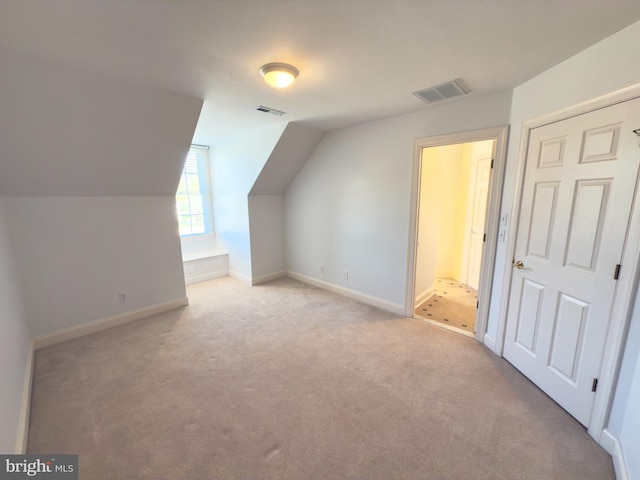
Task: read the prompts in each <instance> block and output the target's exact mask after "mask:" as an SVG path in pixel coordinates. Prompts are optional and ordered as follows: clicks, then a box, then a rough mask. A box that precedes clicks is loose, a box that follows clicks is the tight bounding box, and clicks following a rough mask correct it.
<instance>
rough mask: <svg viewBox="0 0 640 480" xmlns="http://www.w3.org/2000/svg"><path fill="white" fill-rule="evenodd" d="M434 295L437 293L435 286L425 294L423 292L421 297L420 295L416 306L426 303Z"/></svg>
mask: <svg viewBox="0 0 640 480" xmlns="http://www.w3.org/2000/svg"><path fill="white" fill-rule="evenodd" d="M434 293H436V287H435V286H433V287H430V288H428V289H427V290H425V291H424V292H422V293H421V294H420V295H418V296H417V297H416V300H415V306H416V307H417V306H418V305H420V304H421V303H422V302H424V301H425V300H426V299H427V298H429V297H430V296H431V295H433V294H434Z"/></svg>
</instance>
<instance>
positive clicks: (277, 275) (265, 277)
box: [251, 270, 286, 285]
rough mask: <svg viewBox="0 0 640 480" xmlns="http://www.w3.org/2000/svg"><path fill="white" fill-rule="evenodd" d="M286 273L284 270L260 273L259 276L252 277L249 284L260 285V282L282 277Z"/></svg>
mask: <svg viewBox="0 0 640 480" xmlns="http://www.w3.org/2000/svg"><path fill="white" fill-rule="evenodd" d="M285 275H286V272H285V271H284V270H281V271H279V272H273V273H268V274H267V275H260V276H259V277H253V278H252V279H251V285H260V284H261V283H265V282H270V281H271V280H276V279H278V278H282V277H284V276H285Z"/></svg>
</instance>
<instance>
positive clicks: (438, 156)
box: [416, 140, 493, 299]
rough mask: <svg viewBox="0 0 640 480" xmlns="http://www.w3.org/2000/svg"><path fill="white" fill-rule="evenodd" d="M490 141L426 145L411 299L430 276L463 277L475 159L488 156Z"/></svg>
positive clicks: (430, 281)
mask: <svg viewBox="0 0 640 480" xmlns="http://www.w3.org/2000/svg"><path fill="white" fill-rule="evenodd" d="M492 148H493V142H492V141H491V140H489V141H484V142H473V143H465V144H458V145H446V146H441V147H431V148H426V149H424V151H423V154H422V173H421V188H420V210H419V229H418V254H417V272H416V298H417V299H420V298H421V297H424V295H425V294H426V293H427V292H429V291H430V290H432V289H433V284H434V278H435V277H452V278H455V279H456V280H459V281H462V282H465V281H466V266H467V262H466V255H467V249H468V245H467V238H466V237H467V235H466V234H467V231H468V229H469V227H468V225H469V224H470V221H471V206H472V201H473V198H472V197H473V181H474V178H473V177H474V172H475V170H474V163H475V162H476V161H477V160H479V159H481V158H487V157H489V156H491V153H492Z"/></svg>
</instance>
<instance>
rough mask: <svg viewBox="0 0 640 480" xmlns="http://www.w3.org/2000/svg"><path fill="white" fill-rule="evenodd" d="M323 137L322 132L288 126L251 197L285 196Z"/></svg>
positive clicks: (254, 186)
mask: <svg viewBox="0 0 640 480" xmlns="http://www.w3.org/2000/svg"><path fill="white" fill-rule="evenodd" d="M323 136H324V132H323V131H320V130H315V129H313V128H310V127H305V126H303V125H296V124H295V123H290V124H289V125H287V128H286V129H285V130H284V132H283V133H282V136H281V137H280V140H278V143H277V144H276V146H275V148H274V149H273V152H271V155H270V156H269V159H268V160H267V162H266V164H265V166H264V168H263V169H262V171H261V172H260V175H258V178H257V179H256V182H255V183H254V185H253V187H252V188H251V191H250V192H249V194H250V195H279V194H282V193H284V191H285V190H286V188H287V187H288V186H289V183H291V180H293V178H294V177H295V176H296V174H297V173H298V170H300V168H302V165H304V163H305V162H306V161H307V158H309V156H310V155H311V152H313V150H314V149H315V148H316V146H317V145H318V143H320V140H321V139H322V137H323Z"/></svg>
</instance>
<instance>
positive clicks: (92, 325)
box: [33, 297, 189, 350]
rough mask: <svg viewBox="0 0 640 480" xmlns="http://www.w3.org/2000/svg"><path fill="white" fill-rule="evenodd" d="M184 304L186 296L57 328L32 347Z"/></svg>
mask: <svg viewBox="0 0 640 480" xmlns="http://www.w3.org/2000/svg"><path fill="white" fill-rule="evenodd" d="M186 305H189V299H188V298H187V297H182V298H177V299H175V300H171V301H169V302H164V303H158V304H156V305H151V306H149V307H144V308H140V309H138V310H131V311H129V312H125V313H120V314H118V315H112V316H110V317H105V318H101V319H99V320H94V321H92V322H87V323H83V324H81V325H76V326H75V327H70V328H65V329H62V330H58V331H57V332H53V333H49V334H47V335H41V336H39V337H36V338H35V339H34V340H33V348H34V349H35V350H39V349H41V348H44V347H48V346H50V345H55V344H57V343H61V342H66V341H67V340H73V339H74V338H79V337H84V336H85V335H90V334H92V333H96V332H101V331H102V330H107V329H108V328H112V327H117V326H119V325H124V324H125V323H130V322H133V321H135V320H140V319H142V318H146V317H151V316H152V315H157V314H159V313H164V312H168V311H169V310H174V309H176V308H180V307H184V306H186Z"/></svg>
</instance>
